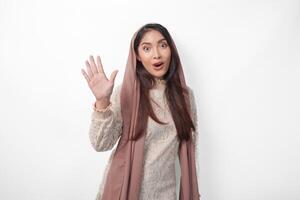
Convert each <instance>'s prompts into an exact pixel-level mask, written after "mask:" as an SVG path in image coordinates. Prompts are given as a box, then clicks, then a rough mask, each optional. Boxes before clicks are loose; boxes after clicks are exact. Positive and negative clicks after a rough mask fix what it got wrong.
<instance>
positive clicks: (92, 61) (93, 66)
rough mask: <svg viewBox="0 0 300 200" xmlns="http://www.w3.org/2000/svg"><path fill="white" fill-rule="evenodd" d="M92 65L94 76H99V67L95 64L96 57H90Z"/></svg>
mask: <svg viewBox="0 0 300 200" xmlns="http://www.w3.org/2000/svg"><path fill="white" fill-rule="evenodd" d="M90 63H91V70H92V72H93V74H97V73H98V70H97V67H96V64H95V60H94V57H93V56H92V55H90Z"/></svg>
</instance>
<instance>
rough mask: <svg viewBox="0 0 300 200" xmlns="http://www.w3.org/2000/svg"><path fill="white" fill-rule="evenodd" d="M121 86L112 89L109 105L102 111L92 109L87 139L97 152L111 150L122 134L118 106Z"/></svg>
mask: <svg viewBox="0 0 300 200" xmlns="http://www.w3.org/2000/svg"><path fill="white" fill-rule="evenodd" d="M120 92H121V85H118V86H116V87H115V88H114V91H113V93H112V95H111V98H110V102H111V104H110V105H109V106H108V107H107V108H106V109H103V110H100V111H99V110H96V109H94V108H93V111H92V114H91V122H90V127H89V138H90V142H91V145H92V147H93V148H94V149H95V151H97V152H101V151H108V150H110V149H112V148H113V146H114V145H115V144H116V142H117V140H118V139H119V137H120V136H121V134H122V123H123V120H122V115H121V104H120Z"/></svg>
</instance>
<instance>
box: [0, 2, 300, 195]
mask: <svg viewBox="0 0 300 200" xmlns="http://www.w3.org/2000/svg"><path fill="white" fill-rule="evenodd" d="M149 22H157V23H161V24H162V25H164V26H165V27H166V28H167V29H168V30H169V31H170V33H171V35H172V36H173V38H174V40H175V43H176V45H177V47H178V50H179V54H180V57H181V61H182V64H183V67H184V72H185V77H186V80H187V83H188V85H190V86H191V88H192V89H193V90H194V93H195V96H196V100H197V102H196V103H197V107H198V119H199V134H200V138H199V145H200V151H201V152H200V156H199V162H200V179H201V182H200V188H201V190H200V193H201V196H202V198H201V199H202V200H282V199H288V200H298V199H300V190H299V188H300V181H299V179H300V172H299V169H300V162H299V158H300V153H299V152H300V147H299V144H300V136H299V134H300V128H299V121H300V106H299V102H300V94H299V85H300V81H299V77H300V66H299V64H300V61H299V56H300V37H299V36H300V2H299V1H296V0H294V1H293V0H290V1H288V0H274V1H271V0H269V1H268V0H259V1H258V0H252V1H246V0H240V1H237V0H236V1H234V0H228V1H221V0H210V1H191V0H185V1H177V2H176V1H174V0H173V1H171V0H170V1H156V0H154V1H144V2H143V1H140V0H139V1H138V0H135V1H113V0H110V1H101V0H98V1H88V0H86V1H81V2H80V1H71V0H69V1H68V0H60V1H58V0H57V1H38V0H36V1H34V0H28V1H16V0H1V1H0V27H1V30H0V92H1V93H0V94H1V99H0V102H1V103H0V162H1V163H0V199H5V200H15V199H25V200H71V199H72V200H91V199H94V198H95V196H96V193H97V191H98V186H99V184H100V180H101V178H102V173H103V170H104V166H105V164H106V162H107V159H108V156H109V154H110V152H109V151H108V152H104V153H99V152H95V151H94V150H93V148H92V146H91V145H90V141H89V138H88V127H89V123H90V114H91V111H92V103H93V102H94V97H93V96H92V93H91V92H90V91H89V88H88V86H87V84H86V82H85V79H84V77H83V76H82V74H81V72H80V69H81V68H85V65H84V61H85V60H86V59H87V58H88V56H89V55H90V54H92V55H94V56H96V55H100V56H101V58H102V63H103V65H104V68H105V71H106V73H107V74H109V75H110V73H111V72H112V71H113V70H114V69H119V74H118V75H117V78H116V83H121V81H122V79H123V75H124V67H125V65H126V61H127V56H128V50H129V45H130V39H131V37H132V35H133V33H134V32H135V31H136V30H137V29H138V28H139V27H140V26H142V25H144V24H145V23H149Z"/></svg>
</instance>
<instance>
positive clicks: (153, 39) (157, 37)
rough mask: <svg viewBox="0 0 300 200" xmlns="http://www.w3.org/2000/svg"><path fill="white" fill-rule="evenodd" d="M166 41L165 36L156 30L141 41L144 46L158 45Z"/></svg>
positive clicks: (147, 33)
mask: <svg viewBox="0 0 300 200" xmlns="http://www.w3.org/2000/svg"><path fill="white" fill-rule="evenodd" d="M163 40H165V38H164V36H163V35H162V34H161V33H160V32H159V31H156V30H150V31H147V32H146V33H145V34H144V35H143V37H142V39H141V43H140V44H143V43H146V44H147V43H149V44H152V43H153V44H154V43H158V42H161V41H163Z"/></svg>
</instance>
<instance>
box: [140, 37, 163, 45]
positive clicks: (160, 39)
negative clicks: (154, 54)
mask: <svg viewBox="0 0 300 200" xmlns="http://www.w3.org/2000/svg"><path fill="white" fill-rule="evenodd" d="M163 40H166V39H165V38H162V39H160V40H158V42H161V41H163ZM142 44H151V43H150V42H142V43H141V45H142Z"/></svg>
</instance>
